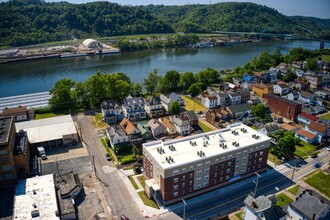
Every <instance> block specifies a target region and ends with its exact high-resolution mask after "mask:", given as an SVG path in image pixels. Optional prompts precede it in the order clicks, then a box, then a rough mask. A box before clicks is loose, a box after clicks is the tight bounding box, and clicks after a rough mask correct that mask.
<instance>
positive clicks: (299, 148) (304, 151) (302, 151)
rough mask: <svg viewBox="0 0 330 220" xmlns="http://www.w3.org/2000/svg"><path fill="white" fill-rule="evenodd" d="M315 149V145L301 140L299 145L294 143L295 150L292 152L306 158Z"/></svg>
mask: <svg viewBox="0 0 330 220" xmlns="http://www.w3.org/2000/svg"><path fill="white" fill-rule="evenodd" d="M315 150H316V146H313V145H311V144H308V143H306V142H304V141H301V142H300V144H299V145H296V151H295V152H294V154H295V155H296V156H298V157H301V158H307V157H308V156H309V155H311V154H312V153H314V152H315Z"/></svg>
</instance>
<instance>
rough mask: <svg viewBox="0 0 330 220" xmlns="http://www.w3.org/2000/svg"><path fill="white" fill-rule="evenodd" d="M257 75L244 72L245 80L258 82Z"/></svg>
mask: <svg viewBox="0 0 330 220" xmlns="http://www.w3.org/2000/svg"><path fill="white" fill-rule="evenodd" d="M257 80H258V79H257V77H255V76H253V75H249V74H248V73H244V75H243V81H244V82H257Z"/></svg>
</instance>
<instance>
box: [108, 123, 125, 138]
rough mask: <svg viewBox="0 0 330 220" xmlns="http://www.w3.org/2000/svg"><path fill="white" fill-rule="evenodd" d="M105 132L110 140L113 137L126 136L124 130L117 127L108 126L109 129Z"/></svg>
mask: <svg viewBox="0 0 330 220" xmlns="http://www.w3.org/2000/svg"><path fill="white" fill-rule="evenodd" d="M107 131H108V133H109V136H110V139H111V138H114V137H126V136H127V135H126V132H125V130H124V129H123V128H122V127H121V126H119V125H114V126H110V127H109V128H107Z"/></svg>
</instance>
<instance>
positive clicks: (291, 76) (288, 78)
mask: <svg viewBox="0 0 330 220" xmlns="http://www.w3.org/2000/svg"><path fill="white" fill-rule="evenodd" d="M296 78H297V74H295V73H294V72H291V71H290V72H289V73H287V74H286V75H285V76H283V80H284V81H285V82H291V81H293V80H294V79H296Z"/></svg>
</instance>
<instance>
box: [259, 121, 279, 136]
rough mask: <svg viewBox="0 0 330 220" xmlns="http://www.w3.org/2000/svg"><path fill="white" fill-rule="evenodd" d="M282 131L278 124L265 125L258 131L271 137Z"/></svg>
mask: <svg viewBox="0 0 330 220" xmlns="http://www.w3.org/2000/svg"><path fill="white" fill-rule="evenodd" d="M278 130H280V127H279V126H278V125H277V124H276V123H273V124H269V125H265V126H264V127H262V128H260V129H259V130H258V131H259V132H260V133H262V134H264V135H267V136H270V135H272V134H274V133H275V132H277V131H278Z"/></svg>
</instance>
